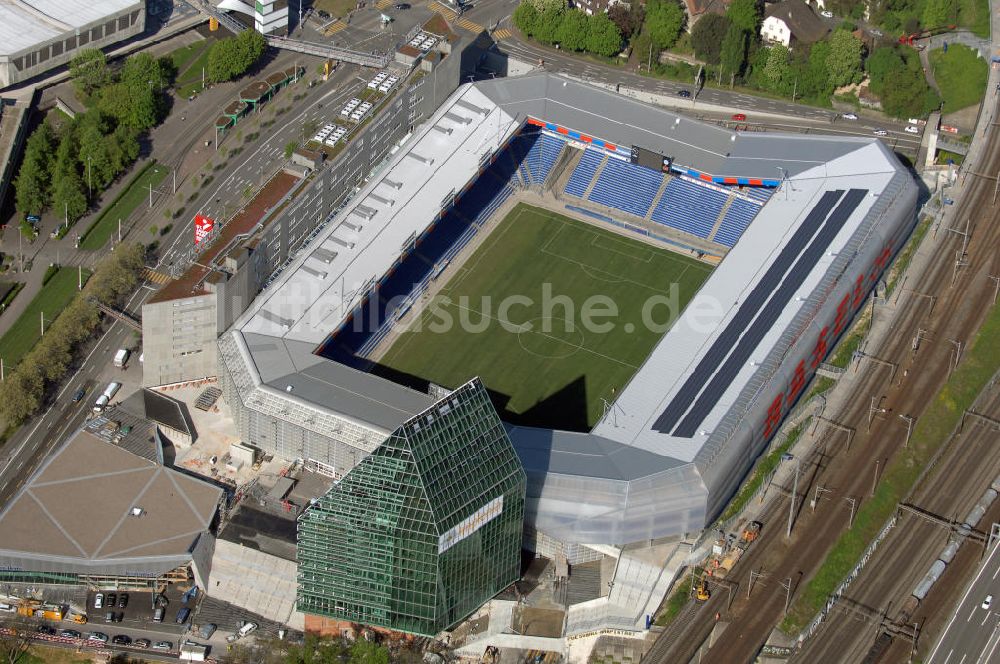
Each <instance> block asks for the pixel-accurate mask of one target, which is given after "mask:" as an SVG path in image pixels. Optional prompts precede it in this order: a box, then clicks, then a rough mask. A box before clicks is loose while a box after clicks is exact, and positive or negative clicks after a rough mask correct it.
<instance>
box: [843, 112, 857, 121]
mask: <svg viewBox="0 0 1000 664" xmlns="http://www.w3.org/2000/svg"><path fill="white" fill-rule="evenodd" d="M840 117H842V118H844V119H845V120H857V119H858V114H857V113H844V114H843V115H841V116H840Z"/></svg>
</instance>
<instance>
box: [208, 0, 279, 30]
mask: <svg viewBox="0 0 1000 664" xmlns="http://www.w3.org/2000/svg"><path fill="white" fill-rule="evenodd" d="M215 5H216V7H218V8H219V9H226V10H229V11H234V12H239V13H241V14H245V15H247V16H252V17H253V27H254V29H255V30H256V31H257V32H259V33H261V34H265V35H286V34H288V0H254V1H253V2H243V0H219V1H218V2H217V3H215Z"/></svg>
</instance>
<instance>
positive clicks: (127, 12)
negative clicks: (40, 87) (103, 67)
mask: <svg viewBox="0 0 1000 664" xmlns="http://www.w3.org/2000/svg"><path fill="white" fill-rule="evenodd" d="M145 26H146V2H145V0H16V1H5V2H0V44H3V46H2V47H0V87H4V88H5V87H8V86H11V85H14V84H16V83H20V82H21V81H25V80H27V79H30V78H33V77H35V76H38V75H40V74H44V73H46V72H48V71H50V70H52V69H55V68H56V67H60V66H62V65H65V64H67V63H68V62H69V61H70V60H72V59H73V57H74V56H75V55H76V54H77V53H79V52H80V51H81V50H83V49H88V48H104V47H105V46H109V45H111V44H114V43H117V42H120V41H123V40H125V39H128V38H129V37H133V36H135V35H137V34H139V33H141V32H142V31H143V30H144V29H145Z"/></svg>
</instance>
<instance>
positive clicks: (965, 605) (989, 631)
mask: <svg viewBox="0 0 1000 664" xmlns="http://www.w3.org/2000/svg"><path fill="white" fill-rule="evenodd" d="M998 552H1000V543H998V544H997V545H995V546H994V547H993V550H992V551H991V552H990V554H989V556H987V558H986V559H985V560H984V561H983V564H982V565H981V566H980V568H979V571H978V572H977V573H976V576H975V578H973V579H972V582H971V583H970V584H969V587H968V588H967V589H966V591H965V594H964V595H963V596H962V599H961V601H960V602H959V603H958V606H957V607H956V608H955V612H954V614H953V615H952V617H951V620H950V621H949V622H948V625H947V627H946V628H945V631H944V633H943V634H942V635H941V639H940V640H939V641H938V643H937V645H936V646H935V647H934V650H932V651H931V654H930V657H928V659H927V664H974V663H975V664H989V662H996V661H998V660H997V658H998V657H1000V610H998V609H1000V555H998ZM987 595H993V602H992V604H991V606H990V608H989V609H984V608H983V607H982V604H983V600H984V599H985V597H986V596H987Z"/></svg>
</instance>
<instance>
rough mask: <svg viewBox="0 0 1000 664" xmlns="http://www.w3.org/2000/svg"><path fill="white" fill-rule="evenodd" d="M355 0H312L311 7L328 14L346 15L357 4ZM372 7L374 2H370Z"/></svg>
mask: <svg viewBox="0 0 1000 664" xmlns="http://www.w3.org/2000/svg"><path fill="white" fill-rule="evenodd" d="M357 4H358V3H357V0H314V2H313V9H315V10H316V11H320V10H321V9H322V10H323V11H326V12H329V14H330V16H347V13H348V12H349V11H351V10H352V9H354V8H355V7H356V6H357ZM372 6H373V7H374V6H375V4H374V3H372Z"/></svg>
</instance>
